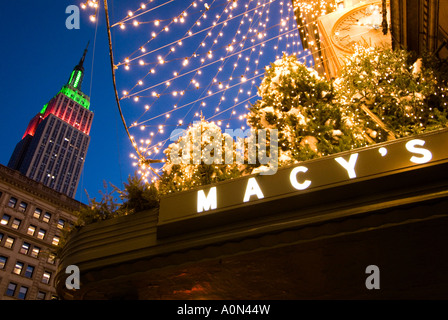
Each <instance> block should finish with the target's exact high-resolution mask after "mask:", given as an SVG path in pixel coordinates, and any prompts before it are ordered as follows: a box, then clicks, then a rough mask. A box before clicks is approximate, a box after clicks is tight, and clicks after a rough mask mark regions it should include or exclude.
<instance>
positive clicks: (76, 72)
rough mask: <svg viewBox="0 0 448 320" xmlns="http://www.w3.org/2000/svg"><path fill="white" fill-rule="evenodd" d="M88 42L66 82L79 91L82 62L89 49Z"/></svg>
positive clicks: (82, 71) (82, 73) (82, 76)
mask: <svg viewBox="0 0 448 320" xmlns="http://www.w3.org/2000/svg"><path fill="white" fill-rule="evenodd" d="M89 43H90V41H88V42H87V46H86V48H85V49H84V53H83V55H82V57H81V60H79V63H78V64H77V65H76V67H75V68H74V69H73V71H72V74H71V75H70V79H69V80H68V83H67V84H68V85H69V86H71V87H73V88H74V89H77V90H79V91H81V84H82V79H83V78H84V66H83V65H84V60H85V59H86V54H87V48H88V47H89Z"/></svg>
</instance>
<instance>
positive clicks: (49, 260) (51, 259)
mask: <svg viewBox="0 0 448 320" xmlns="http://www.w3.org/2000/svg"><path fill="white" fill-rule="evenodd" d="M55 261H56V256H55V255H54V254H53V253H50V254H49V255H48V259H47V263H49V264H54V263H55Z"/></svg>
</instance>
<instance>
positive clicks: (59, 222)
mask: <svg viewBox="0 0 448 320" xmlns="http://www.w3.org/2000/svg"><path fill="white" fill-rule="evenodd" d="M64 224H65V221H64V219H59V221H58V228H59V229H64Z"/></svg>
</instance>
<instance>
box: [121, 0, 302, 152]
mask: <svg viewBox="0 0 448 320" xmlns="http://www.w3.org/2000/svg"><path fill="white" fill-rule="evenodd" d="M151 2H152V1H151ZM200 2H201V1H200ZM271 2H274V1H269V2H268V3H265V4H270V3H271ZM258 4H260V2H259V3H258ZM260 6H261V4H260ZM246 8H247V7H246ZM153 9H154V8H153ZM153 9H148V10H153ZM250 10H251V11H255V8H250ZM285 11H286V10H285ZM143 13H144V12H142V13H141V14H140V15H142V14H143ZM245 13H247V12H243V13H240V14H238V16H240V15H241V16H244V14H245ZM260 13H265V11H263V10H260ZM266 15H267V14H266ZM136 16H137V15H136V14H135V15H134V17H136ZM236 16H237V15H236V14H235V16H233V17H232V18H228V19H226V20H227V21H228V22H230V21H232V20H234V19H236V18H235V17H236ZM226 20H224V21H226ZM292 20H293V22H294V19H292ZM130 21H132V18H128V19H127V20H121V21H120V22H122V23H132V22H130ZM224 21H221V22H218V23H220V24H222V25H224ZM281 24H283V21H281ZM119 25H120V24H119V23H115V24H114V26H119ZM213 27H214V26H213ZM213 27H212V26H210V27H208V28H209V29H208V30H212V28H213ZM295 31H297V30H295ZM199 32H200V31H199ZM197 33H198V32H196V33H195V34H197ZM190 35H191V37H193V34H190ZM188 39H189V37H187V38H186V40H188ZM275 39H276V40H277V45H276V46H277V47H280V46H278V42H279V41H280V39H281V38H280V37H276V38H275ZM184 40H185V39H184ZM184 40H183V41H184ZM186 40H185V41H186ZM268 40H269V39H267V40H265V42H267V41H268ZM297 43H299V41H297ZM244 45H245V44H244ZM244 45H243V46H244ZM166 47H169V45H166ZM251 47H252V49H257V48H261V46H260V44H255V45H253V46H251ZM142 48H143V46H142ZM159 49H161V48H159ZM249 50H250V49H249ZM140 51H142V50H141V49H140V50H136V51H135V52H140ZM214 52H218V49H217V50H216V51H214ZM214 52H213V53H214ZM143 53H144V54H145V52H143ZM241 53H244V52H243V51H237V52H235V53H233V54H232V55H231V56H229V57H228V59H230V58H231V57H233V56H234V55H236V54H241ZM253 54H255V52H254V51H253V50H252V51H249V54H248V56H246V57H247V58H248V59H249V60H252V59H253V57H252V55H253ZM139 57H140V58H141V55H140V56H138V57H135V58H133V57H132V59H134V60H132V61H131V59H129V62H134V61H135V60H138V59H139ZM246 57H245V56H241V57H238V59H245V58H246ZM197 58H199V59H200V57H197ZM219 61H220V60H218V62H219ZM237 61H238V62H236V63H238V64H239V60H237ZM223 63H224V62H221V65H223ZM243 63H244V62H243ZM207 65H208V64H203V65H202V66H201V68H198V70H195V71H194V72H190V74H192V75H193V78H194V77H195V76H196V74H197V72H198V71H200V70H205V68H206V67H207ZM256 65H257V66H258V63H257V64H256ZM117 66H118V65H117ZM120 66H121V65H120ZM246 66H249V61H248V62H247V63H246ZM255 70H256V71H260V70H262V69H260V68H257V67H256V68H255ZM234 72H236V70H235V69H234V70H232V73H231V75H232V76H231V77H230V78H228V79H227V80H222V79H220V80H221V81H218V82H221V84H222V85H223V87H224V88H225V89H224V90H221V92H224V91H226V90H228V89H230V88H233V87H237V86H238V85H239V83H238V82H237V83H235V84H233V85H232V84H231V81H232V79H233V80H235V81H236V79H237V78H238V76H239V75H240V76H241V78H243V77H244V78H245V79H246V81H244V82H249V80H250V79H251V78H250V77H248V73H247V72H243V73H242V74H239V75H238V74H237V75H235V73H234ZM251 72H254V68H251ZM219 73H220V72H219V71H218V72H217V73H216V74H215V77H214V78H215V79H217V78H218V77H219ZM261 75H263V74H262V73H260V74H258V75H255V76H254V78H257V79H258V78H259V77H261ZM176 79H177V78H175V79H173V80H176ZM163 82H165V81H163ZM163 82H161V84H162V83H163ZM137 83H138V82H137ZM250 83H251V84H252V87H253V86H254V83H253V82H252V81H250ZM213 85H214V84H213V83H209V84H208V86H205V87H202V86H200V87H201V88H204V90H206V89H211V88H213ZM216 86H218V84H217V83H216ZM137 87H139V86H136V88H137ZM250 91H252V90H250ZM221 92H219V90H218V91H216V92H214V93H213V94H212V95H210V96H215V95H218V94H219V93H221ZM239 92H241V91H239ZM137 94H138V93H137ZM253 97H256V95H253V96H250V97H249V98H248V99H246V101H249V100H250V99H251V98H253ZM178 98H179V99H178V103H177V104H178V105H179V104H180V99H181V98H182V97H181V96H178ZM206 98H208V96H205V97H201V99H197V100H195V101H192V102H188V105H190V106H192V105H193V104H194V103H197V102H202V101H203V100H205V99H206ZM220 103H221V102H220ZM241 104H243V102H241V103H240V102H238V103H233V105H231V106H230V107H228V108H227V109H225V108H224V107H223V109H222V110H221V109H220V110H219V111H218V110H215V113H214V115H212V117H213V118H216V117H217V116H219V115H221V114H224V113H225V111H226V110H231V111H232V113H231V115H230V118H231V117H232V116H233V115H234V113H233V111H235V108H236V107H237V106H238V105H241ZM186 105H187V104H185V106H186ZM182 107H183V106H182V105H181V106H178V107H177V108H173V109H172V110H168V112H167V114H171V113H174V112H175V111H176V110H179V109H180V108H182ZM145 111H146V110H145ZM162 116H163V115H162ZM196 116H197V112H196ZM184 117H185V116H184ZM155 118H157V117H155ZM155 118H154V119H155ZM209 119H211V118H209ZM151 120H153V118H151ZM165 125H168V124H166V119H165ZM148 126H150V124H148ZM157 145H158V146H160V144H157Z"/></svg>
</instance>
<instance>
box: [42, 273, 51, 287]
mask: <svg viewBox="0 0 448 320" xmlns="http://www.w3.org/2000/svg"><path fill="white" fill-rule="evenodd" d="M50 278H51V272H49V271H45V272H44V274H43V275H42V282H43V283H46V284H49V283H50Z"/></svg>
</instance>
